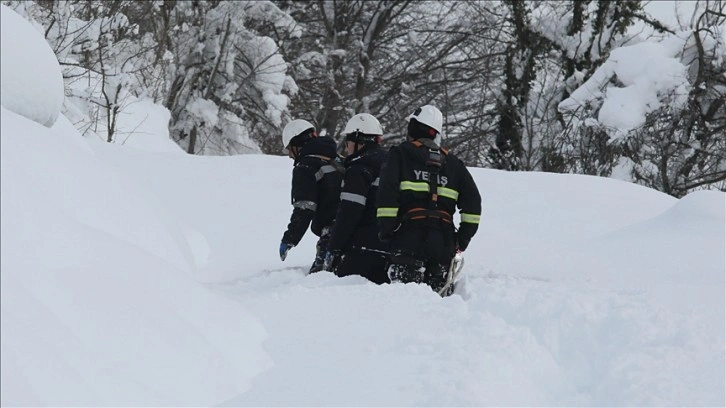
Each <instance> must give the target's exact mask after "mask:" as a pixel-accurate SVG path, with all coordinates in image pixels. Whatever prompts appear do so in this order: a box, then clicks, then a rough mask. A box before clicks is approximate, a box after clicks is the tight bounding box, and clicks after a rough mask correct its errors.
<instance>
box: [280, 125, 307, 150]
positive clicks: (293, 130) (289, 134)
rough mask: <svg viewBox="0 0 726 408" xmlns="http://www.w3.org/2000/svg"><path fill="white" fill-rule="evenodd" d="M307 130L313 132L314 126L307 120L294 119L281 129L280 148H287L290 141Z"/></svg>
mask: <svg viewBox="0 0 726 408" xmlns="http://www.w3.org/2000/svg"><path fill="white" fill-rule="evenodd" d="M309 129H313V130H315V126H313V124H312V123H310V122H308V121H307V120H302V119H295V120H293V121H292V122H290V123H288V124H287V125H285V128H284V129H282V147H284V148H287V147H288V145H289V144H290V141H291V140H292V139H293V138H295V136H299V135H300V134H301V133H303V132H305V131H306V130H309Z"/></svg>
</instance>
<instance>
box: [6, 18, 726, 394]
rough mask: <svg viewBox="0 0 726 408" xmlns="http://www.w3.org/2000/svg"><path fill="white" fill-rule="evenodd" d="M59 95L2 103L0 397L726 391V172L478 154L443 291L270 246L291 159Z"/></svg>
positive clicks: (28, 82)
mask: <svg viewBox="0 0 726 408" xmlns="http://www.w3.org/2000/svg"><path fill="white" fill-rule="evenodd" d="M5 16H6V10H5V9H4V8H3V18H5ZM3 28H5V20H4V19H3ZM4 47H5V44H4V43H3V57H4V56H5V48H4ZM34 50H36V51H37V49H33V47H31V46H26V52H28V53H32V52H33V51H34ZM38 52H41V51H38ZM42 52H44V51H42ZM29 61H33V59H32V58H31V59H29ZM3 63H4V64H5V62H3ZM16 63H18V64H20V63H21V61H16ZM4 66H5V65H3V67H4ZM46 68H48V67H46ZM48 69H49V70H50V72H48V73H46V74H42V73H41V75H47V76H52V75H54V71H53V69H51V68H48ZM15 72H18V73H19V74H18V75H19V77H16V78H15V79H14V80H20V81H23V82H22V83H23V84H25V86H26V87H27V88H28V89H29V90H30V88H33V85H36V86H37V87H40V86H41V83H42V81H36V82H34V81H32V78H30V79H28V78H22V76H23V74H22V73H23V72H26V73H29V75H30V72H35V71H31V70H22V69H20V70H16V71H15ZM18 78H20V79H18ZM5 81H6V77H5V76H3V93H4V92H5V89H6V88H5V87H6V82H5ZM14 89H21V88H18V87H16V88H14ZM35 91H37V89H33V92H31V94H32V95H36V96H37V95H42V93H39V92H35ZM55 97H57V93H55V94H54V93H53V92H49V93H48V98H49V99H48V100H45V99H43V98H41V100H40V102H39V103H36V104H35V105H33V106H27V103H26V102H23V101H22V100H19V99H13V98H10V99H8V101H9V102H7V105H8V106H6V96H5V95H4V96H3V101H2V104H3V107H2V110H1V114H2V119H1V120H0V124H1V130H0V142H1V145H0V155H1V156H0V164H1V166H2V167H1V168H0V176H1V177H2V178H1V183H0V187H1V189H2V191H1V192H0V200H1V202H0V211H1V217H2V222H1V223H0V251H1V254H0V271H1V274H0V278H1V280H0V316H1V319H0V323H1V325H2V327H1V333H2V342H1V349H0V355H1V356H2V358H0V368H1V370H2V372H1V375H0V381H1V382H0V390H1V393H0V400H1V401H0V402H1V403H2V405H3V406H19V405H34V406H39V405H52V406H60V405H63V406H78V405H84V406H99V405H114V406H131V405H134V406H136V405H147V406H163V405H179V406H182V405H185V406H188V405H195V406H199V405H205V406H207V405H227V406H270V405H288V406H290V405H298V406H303V405H304V406H349V405H356V406H381V405H385V406H464V405H465V406H503V405H507V406H512V405H516V406H534V405H537V406H541V405H547V406H564V405H570V406H572V405H577V406H693V405H699V406H723V405H725V404H726V401H725V386H724V384H725V383H726V379H725V378H724V372H725V371H726V370H725V367H724V365H725V363H724V361H725V359H726V354H725V348H724V347H725V344H726V339H725V332H726V330H725V327H724V321H725V320H726V316H725V315H724V309H725V305H724V301H725V297H724V289H725V287H724V284H725V275H726V265H725V263H726V231H725V230H726V221H725V220H724V213H725V212H726V194H724V193H721V192H714V191H703V192H697V193H693V194H690V195H688V196H686V197H685V198H683V199H681V200H677V199H675V198H673V197H670V196H666V195H664V194H661V193H658V192H656V191H653V190H649V189H646V188H643V187H639V186H636V185H634V184H630V183H626V182H622V181H618V180H613V179H604V178H596V177H587V176H572V175H555V174H544V173H524V172H519V173H507V172H499V171H494V170H484V169H472V173H473V175H474V178H475V180H476V182H477V184H478V185H479V188H480V190H481V192H482V195H483V208H484V213H483V215H482V224H481V228H480V232H479V234H478V235H477V236H475V238H474V240H473V241H472V244H471V246H470V248H469V250H468V251H467V252H466V253H465V258H466V264H465V270H464V274H465V276H466V284H465V285H462V287H461V288H460V289H461V290H460V293H458V294H457V295H454V296H451V297H449V298H445V299H442V298H440V297H438V296H437V295H435V294H434V293H433V292H432V291H431V290H430V289H428V288H427V287H421V286H416V285H384V286H376V285H374V284H371V283H369V282H367V281H365V280H363V279H362V278H359V277H347V278H343V279H339V278H336V277H335V276H333V275H332V274H330V273H327V272H321V273H318V274H315V275H312V276H305V272H304V271H305V270H306V269H307V267H308V266H309V263H310V262H311V261H312V254H313V251H314V243H315V240H314V239H313V237H312V236H310V235H308V236H306V237H305V239H304V240H303V241H302V243H301V244H300V245H299V246H298V247H295V248H294V249H292V251H291V253H290V256H289V257H288V259H287V260H286V262H284V263H283V262H280V260H279V258H278V255H277V247H278V243H279V239H280V237H281V235H282V232H283V230H284V228H285V226H286V224H287V222H288V217H289V214H290V211H291V206H290V205H289V184H290V175H291V162H290V160H289V159H287V158H283V157H270V156H262V155H247V156H235V157H197V156H188V155H185V154H183V153H182V152H181V151H180V150H179V149H171V148H169V149H166V148H160V146H162V147H163V146H164V145H165V143H171V142H170V141H168V139H166V138H167V137H168V135H166V134H160V135H151V138H150V139H148V140H147V142H148V143H146V144H145V143H144V142H142V141H141V140H139V141H138V143H136V144H135V146H137V147H144V146H149V148H148V149H140V148H135V147H131V146H122V145H112V144H105V143H103V142H102V141H100V140H95V139H85V138H83V137H81V136H80V135H79V134H78V132H77V131H76V130H75V129H74V128H73V125H72V124H71V123H70V121H69V120H68V119H67V118H66V117H65V116H64V115H62V114H60V113H59V109H60V107H59V106H57V104H56V103H55V102H54V101H55V99H54V98H55ZM36 102H37V101H36ZM46 102H47V103H46ZM31 108H32V109H31ZM25 112H31V113H32V114H27V115H26V114H24V113H25ZM54 117H56V118H57V120H54V121H52V122H53V123H47V119H48V118H54ZM44 125H49V127H46V126H44ZM145 137H147V138H149V137H150V136H149V135H146V136H145Z"/></svg>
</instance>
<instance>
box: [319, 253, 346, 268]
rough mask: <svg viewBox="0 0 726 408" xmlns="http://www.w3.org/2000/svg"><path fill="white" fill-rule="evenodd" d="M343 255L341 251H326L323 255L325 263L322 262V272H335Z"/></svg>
mask: <svg viewBox="0 0 726 408" xmlns="http://www.w3.org/2000/svg"><path fill="white" fill-rule="evenodd" d="M342 258H343V255H342V253H341V251H337V250H336V251H327V252H326V253H325V261H324V262H323V270H324V271H329V272H335V269H337V268H338V265H339V264H340V261H341V260H342Z"/></svg>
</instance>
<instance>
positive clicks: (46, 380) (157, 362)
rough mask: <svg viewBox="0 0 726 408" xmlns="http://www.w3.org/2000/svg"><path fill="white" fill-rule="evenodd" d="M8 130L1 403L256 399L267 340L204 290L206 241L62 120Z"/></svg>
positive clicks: (8, 119) (14, 121)
mask: <svg viewBox="0 0 726 408" xmlns="http://www.w3.org/2000/svg"><path fill="white" fill-rule="evenodd" d="M2 118H3V120H2V123H1V125H2V130H1V134H2V138H1V142H2V146H1V148H0V153H1V154H2V159H1V160H0V163H2V169H1V171H0V174H2V183H1V184H2V193H1V194H0V197H1V199H2V203H1V205H0V208H1V211H2V225H1V235H2V236H1V237H0V242H1V245H2V246H1V251H2V256H0V262H2V266H1V270H2V274H1V277H2V283H1V284H0V290H1V291H2V293H1V295H0V299H1V301H2V307H1V308H0V310H1V312H2V333H3V335H2V356H3V358H2V373H3V375H2V389H3V393H2V404H3V405H92V406H94V405H95V406H99V405H212V404H216V403H219V402H221V401H223V400H225V399H227V398H229V397H231V396H234V395H236V394H239V393H240V392H242V391H244V390H245V389H247V388H248V387H249V380H250V379H251V378H252V377H254V376H255V375H256V374H257V373H258V372H260V371H261V370H264V369H265V368H266V367H268V366H269V359H268V357H267V355H266V354H265V352H264V351H263V350H262V349H261V347H260V344H261V342H262V341H263V339H264V337H265V335H266V334H265V330H264V328H263V327H261V326H260V324H259V322H258V321H257V320H256V319H255V318H254V317H252V316H250V315H249V313H247V312H246V311H245V310H244V309H243V308H242V307H240V306H239V305H238V304H235V303H233V302H230V301H227V300H224V299H221V298H219V297H218V296H215V295H213V294H211V293H210V292H209V291H207V290H206V289H204V288H202V287H201V286H200V285H199V284H198V283H197V282H196V281H194V280H193V279H192V277H191V276H190V274H192V273H194V270H195V269H196V268H197V267H198V264H199V263H200V262H199V260H200V258H201V257H202V256H204V254H205V252H208V247H207V246H206V245H207V243H206V241H205V240H204V239H203V237H200V236H199V235H198V233H195V232H194V231H193V230H192V229H191V228H190V227H188V226H185V225H183V224H182V223H179V222H177V221H176V220H174V218H173V217H171V216H170V215H169V214H168V213H167V212H166V211H164V210H163V208H161V207H160V206H159V203H158V201H157V200H156V199H155V198H154V196H153V195H152V194H150V193H148V192H147V191H145V190H144V189H143V188H142V187H141V186H138V185H137V183H135V182H134V181H133V180H131V179H129V178H128V177H127V176H124V175H122V174H119V173H118V172H117V171H115V170H113V169H112V168H109V167H108V166H106V165H105V164H104V163H103V162H100V161H98V159H97V157H96V156H95V155H94V154H93V151H92V150H90V149H89V148H88V145H87V144H86V139H83V138H82V137H81V136H80V135H79V134H78V133H77V131H76V130H75V129H74V128H73V126H72V124H71V123H70V122H68V121H67V120H66V119H65V118H64V117H63V116H62V115H61V116H60V118H59V120H58V121H57V122H56V124H55V125H54V126H53V127H52V128H50V129H48V128H44V127H41V126H40V125H38V124H35V123H33V122H30V121H28V120H27V119H25V118H23V117H21V116H18V115H16V114H15V113H13V112H10V111H8V110H6V109H5V108H2ZM147 170H148V169H147Z"/></svg>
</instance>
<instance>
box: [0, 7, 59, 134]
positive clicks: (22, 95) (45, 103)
mask: <svg viewBox="0 0 726 408" xmlns="http://www.w3.org/2000/svg"><path fill="white" fill-rule="evenodd" d="M0 10H1V11H2V12H1V13H0V15H1V16H2V22H1V24H0V28H1V29H2V35H1V36H0V41H2V44H1V45H0V49H2V58H1V59H0V64H2V66H1V68H0V71H2V90H0V95H1V98H2V106H3V107H5V108H6V109H8V110H10V111H12V112H15V113H17V114H18V115H21V116H24V117H26V118H28V119H30V120H32V121H34V122H37V123H40V124H41V125H43V126H46V127H51V126H52V125H53V123H55V121H56V119H58V115H59V114H60V111H61V107H62V105H63V98H64V95H63V77H62V75H61V70H60V65H59V64H58V59H57V58H56V56H55V54H54V53H53V50H52V49H51V48H50V45H48V43H47V42H46V41H45V38H43V35H42V34H41V33H39V32H38V31H36V30H35V28H34V27H33V26H32V25H31V24H30V23H29V22H28V21H27V20H25V19H24V18H23V17H21V16H20V15H19V14H18V13H16V12H15V11H13V10H12V9H10V8H9V7H7V6H6V5H4V4H3V5H0Z"/></svg>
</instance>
